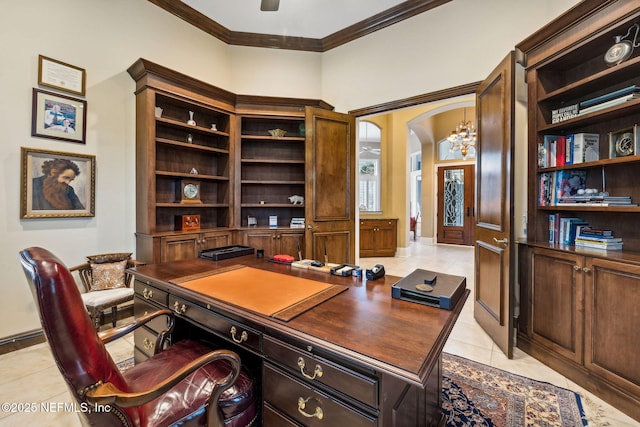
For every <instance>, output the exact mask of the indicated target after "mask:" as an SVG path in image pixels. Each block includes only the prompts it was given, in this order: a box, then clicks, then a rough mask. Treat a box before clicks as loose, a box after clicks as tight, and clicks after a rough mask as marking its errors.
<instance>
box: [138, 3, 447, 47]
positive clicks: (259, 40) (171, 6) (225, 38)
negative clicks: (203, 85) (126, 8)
mask: <svg viewBox="0 0 640 427" xmlns="http://www.w3.org/2000/svg"><path fill="white" fill-rule="evenodd" d="M450 1H451V0H408V1H405V2H403V3H400V4H398V5H396V6H394V7H392V8H391V9H388V10H385V11H383V12H380V13H378V14H376V15H373V16H372V17H371V18H368V19H365V20H363V21H360V22H358V23H356V24H353V25H351V26H349V27H347V28H344V29H342V30H340V31H337V32H335V33H333V34H330V35H328V36H326V37H324V38H322V39H313V38H306V37H290V36H280V35H276V34H257V33H248V32H238V31H231V30H229V29H228V28H226V27H224V26H222V25H220V24H219V23H217V22H216V21H214V20H212V19H211V18H209V17H207V16H206V15H204V14H202V13H200V12H198V11H197V10H195V9H193V8H191V7H190V6H187V5H186V4H184V3H183V2H181V1H175V0H149V2H150V3H153V4H155V5H156V6H158V7H160V8H162V9H164V10H165V11H167V12H169V13H171V14H172V15H175V16H177V17H178V18H180V19H182V20H184V21H186V22H188V23H189V24H191V25H193V26H194V27H196V28H199V29H200V30H202V31H204V32H205V33H207V34H210V35H212V36H214V37H215V38H217V39H218V40H220V41H222V42H224V43H227V44H230V45H235V46H250V47H261V48H269V49H288V50H301V51H307V52H326V51H328V50H331V49H333V48H336V47H338V46H341V45H343V44H346V43H349V42H351V41H353V40H356V39H358V38H360V37H364V36H366V35H368V34H371V33H373V32H375V31H378V30H381V29H383V28H385V27H388V26H390V25H393V24H396V23H398V22H401V21H404V20H405V19H408V18H411V17H413V16H416V15H419V14H421V13H423V12H426V11H428V10H431V9H433V8H435V7H438V6H441V5H443V4H445V3H448V2H450Z"/></svg>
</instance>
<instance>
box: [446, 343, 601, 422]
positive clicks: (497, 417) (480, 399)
mask: <svg viewBox="0 0 640 427" xmlns="http://www.w3.org/2000/svg"><path fill="white" fill-rule="evenodd" d="M442 364H443V375H442V376H443V378H442V400H443V403H442V410H443V412H444V414H445V416H446V420H447V426H449V427H453V426H488V427H489V426H499V427H515V426H543V427H546V426H571V427H581V426H587V425H588V423H587V419H586V417H585V414H584V410H583V408H582V402H581V400H580V396H579V395H578V394H577V393H575V392H573V391H571V390H567V389H565V388H561V387H556V386H554V385H552V384H549V383H546V382H541V381H536V380H532V379H531V378H526V377H523V376H520V375H516V374H512V373H510V372H506V371H503V370H501V369H497V368H493V367H491V366H488V365H484V364H482V363H477V362H474V361H472V360H469V359H465V358H463V357H459V356H454V355H451V354H448V353H443V355H442Z"/></svg>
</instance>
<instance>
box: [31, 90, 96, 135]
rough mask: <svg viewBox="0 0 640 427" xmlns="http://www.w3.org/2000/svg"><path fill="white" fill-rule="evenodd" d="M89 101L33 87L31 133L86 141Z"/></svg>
mask: <svg viewBox="0 0 640 427" xmlns="http://www.w3.org/2000/svg"><path fill="white" fill-rule="evenodd" d="M86 121H87V101H85V100H83V99H77V98H72V97H70V96H64V95H59V94H57V93H52V92H45V91H43V90H39V89H35V88H34V89H33V109H32V112H31V135H32V136H40V137H42V138H52V139H59V140H62V141H71V142H78V143H80V144H84V143H85V136H86V133H87V131H86V128H85V123H86Z"/></svg>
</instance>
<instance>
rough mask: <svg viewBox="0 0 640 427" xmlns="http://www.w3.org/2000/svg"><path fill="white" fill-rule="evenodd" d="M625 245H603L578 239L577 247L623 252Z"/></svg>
mask: <svg viewBox="0 0 640 427" xmlns="http://www.w3.org/2000/svg"><path fill="white" fill-rule="evenodd" d="M622 245H623V243H622V242H620V243H601V242H593V241H590V240H581V239H576V243H575V246H581V247H583V248H594V249H608V250H614V251H618V250H622Z"/></svg>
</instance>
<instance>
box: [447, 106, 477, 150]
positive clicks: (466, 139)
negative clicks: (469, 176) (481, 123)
mask: <svg viewBox="0 0 640 427" xmlns="http://www.w3.org/2000/svg"><path fill="white" fill-rule="evenodd" d="M447 139H448V140H449V143H450V147H449V150H450V151H460V154H462V157H463V158H465V159H466V158H467V154H469V147H475V145H476V128H475V127H474V126H473V123H471V120H467V109H466V108H465V109H464V118H463V120H462V121H461V122H460V124H458V126H456V129H455V130H454V131H452V132H451V135H449V137H448V138H447Z"/></svg>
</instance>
